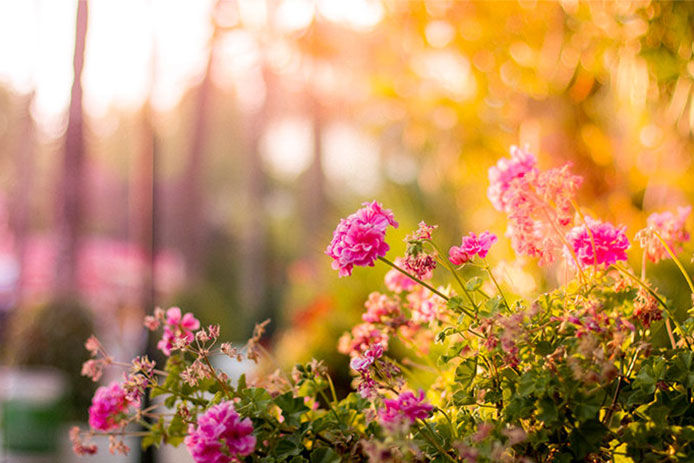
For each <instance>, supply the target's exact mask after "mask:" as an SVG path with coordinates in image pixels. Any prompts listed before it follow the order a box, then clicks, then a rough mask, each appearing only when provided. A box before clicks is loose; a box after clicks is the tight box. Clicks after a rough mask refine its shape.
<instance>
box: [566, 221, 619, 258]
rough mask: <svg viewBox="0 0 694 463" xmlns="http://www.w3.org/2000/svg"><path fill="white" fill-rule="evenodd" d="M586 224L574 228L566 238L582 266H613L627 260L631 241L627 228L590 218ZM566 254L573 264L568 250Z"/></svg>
mask: <svg viewBox="0 0 694 463" xmlns="http://www.w3.org/2000/svg"><path fill="white" fill-rule="evenodd" d="M585 222H586V224H584V225H581V226H579V227H574V228H573V229H572V230H571V231H570V232H569V234H568V235H567V237H566V239H567V241H568V242H569V245H570V246H571V247H572V248H573V251H574V253H575V255H576V258H577V259H578V262H579V264H580V265H582V266H589V265H593V264H594V263H595V264H598V265H612V264H614V263H615V262H617V261H618V260H627V254H626V250H627V249H629V240H628V239H627V236H626V234H625V233H624V230H625V227H623V226H622V227H615V226H614V225H612V224H611V223H608V222H600V221H599V220H594V219H592V218H590V217H586V218H585ZM586 225H587V227H586ZM588 229H590V232H589V231H588ZM591 235H592V236H591ZM593 245H595V249H593ZM565 254H567V258H568V259H569V261H570V262H573V258H572V257H570V254H569V252H568V250H565Z"/></svg>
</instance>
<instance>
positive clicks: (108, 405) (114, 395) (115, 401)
mask: <svg viewBox="0 0 694 463" xmlns="http://www.w3.org/2000/svg"><path fill="white" fill-rule="evenodd" d="M139 406H140V401H139V398H137V397H133V395H132V394H130V395H129V394H127V393H126V391H125V389H124V388H123V387H122V386H121V384H120V383H118V382H116V381H114V382H112V383H111V384H109V385H108V386H101V387H100V388H98V389H97V390H96V393H95V394H94V397H93V398H92V405H91V406H90V407H89V426H91V427H92V428H93V429H97V430H99V431H110V430H112V429H116V428H119V427H121V426H122V425H123V424H125V420H126V418H127V413H128V408H129V407H139Z"/></svg>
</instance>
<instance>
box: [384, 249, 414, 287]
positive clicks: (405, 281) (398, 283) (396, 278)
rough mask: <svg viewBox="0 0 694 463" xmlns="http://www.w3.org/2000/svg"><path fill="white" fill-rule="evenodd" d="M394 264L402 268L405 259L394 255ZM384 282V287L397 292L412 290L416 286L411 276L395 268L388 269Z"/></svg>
mask: <svg viewBox="0 0 694 463" xmlns="http://www.w3.org/2000/svg"><path fill="white" fill-rule="evenodd" d="M394 264H395V265H397V266H398V267H400V268H403V269H404V268H405V259H403V258H402V257H396V258H395V261H394ZM385 283H386V288H388V289H389V290H390V291H393V292H394V293H397V294H400V293H402V292H407V291H412V290H413V289H414V288H415V287H416V286H417V283H416V282H415V281H414V280H413V279H412V278H410V277H408V276H406V275H405V274H404V273H402V272H401V271H399V270H395V269H390V270H389V271H388V273H386V276H385Z"/></svg>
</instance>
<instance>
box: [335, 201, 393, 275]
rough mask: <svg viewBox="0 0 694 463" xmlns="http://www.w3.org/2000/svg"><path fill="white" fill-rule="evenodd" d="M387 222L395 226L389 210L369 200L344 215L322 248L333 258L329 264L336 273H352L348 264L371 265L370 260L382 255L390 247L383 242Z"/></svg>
mask: <svg viewBox="0 0 694 463" xmlns="http://www.w3.org/2000/svg"><path fill="white" fill-rule="evenodd" d="M388 225H392V226H393V227H396V228H397V226H398V223H397V222H396V221H395V219H394V218H393V213H392V212H391V211H389V210H388V209H383V208H382V207H381V205H380V204H379V203H377V202H376V201H373V202H371V203H364V207H363V208H361V209H359V210H358V211H357V212H355V213H354V214H352V215H350V216H349V217H347V218H346V219H342V220H341V221H340V224H339V225H338V226H337V228H336V229H335V232H334V233H333V240H332V242H331V243H330V245H329V246H328V248H327V250H326V251H325V253H326V254H328V255H329V256H330V257H332V258H333V259H334V261H333V264H332V265H333V268H334V269H335V270H339V272H340V276H346V275H351V274H352V267H353V266H354V265H359V266H366V265H369V266H373V265H374V261H375V260H376V259H377V258H379V257H383V256H385V255H386V252H388V249H390V247H389V246H388V244H387V243H386V242H385V235H386V228H388Z"/></svg>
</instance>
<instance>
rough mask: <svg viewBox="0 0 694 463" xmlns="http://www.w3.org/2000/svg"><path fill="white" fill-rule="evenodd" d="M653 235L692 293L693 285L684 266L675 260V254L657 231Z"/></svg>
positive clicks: (693, 290) (693, 291)
mask: <svg viewBox="0 0 694 463" xmlns="http://www.w3.org/2000/svg"><path fill="white" fill-rule="evenodd" d="M653 234H654V235H655V237H656V238H658V240H659V241H660V243H661V244H662V245H663V247H664V248H665V250H666V251H667V253H668V254H670V257H672V260H674V261H675V264H677V267H678V268H679V269H680V272H682V275H684V278H685V280H687V284H688V285H689V290H690V291H691V292H692V293H694V283H692V279H691V278H690V277H689V274H688V273H687V271H686V270H685V269H684V265H682V262H681V261H680V260H679V259H678V258H677V256H676V255H675V253H674V252H673V251H672V248H671V247H670V246H669V245H668V244H667V243H666V242H665V240H664V239H663V237H662V236H660V235H659V234H658V232H657V231H655V230H653Z"/></svg>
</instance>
